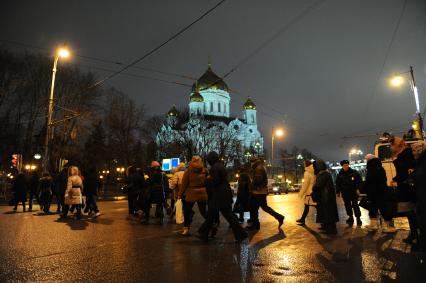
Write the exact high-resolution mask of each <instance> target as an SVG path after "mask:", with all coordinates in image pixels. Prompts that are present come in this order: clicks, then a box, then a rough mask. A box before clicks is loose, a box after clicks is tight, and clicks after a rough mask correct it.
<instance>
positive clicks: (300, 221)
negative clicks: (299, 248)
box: [296, 218, 305, 225]
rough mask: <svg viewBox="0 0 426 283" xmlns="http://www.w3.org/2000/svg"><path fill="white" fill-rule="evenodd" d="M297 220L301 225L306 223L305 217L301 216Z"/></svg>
mask: <svg viewBox="0 0 426 283" xmlns="http://www.w3.org/2000/svg"><path fill="white" fill-rule="evenodd" d="M296 222H297V223H299V224H300V225H305V219H302V218H300V219H297V220H296Z"/></svg>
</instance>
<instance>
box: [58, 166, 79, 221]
mask: <svg viewBox="0 0 426 283" xmlns="http://www.w3.org/2000/svg"><path fill="white" fill-rule="evenodd" d="M68 175H69V176H68V182H67V190H66V191H65V197H64V199H65V202H64V203H65V205H64V209H63V212H62V214H61V218H67V216H68V211H69V209H70V206H74V207H75V208H76V209H77V219H81V204H82V191H83V180H82V179H81V177H80V176H79V170H78V167H76V166H71V167H70V168H69V172H68Z"/></svg>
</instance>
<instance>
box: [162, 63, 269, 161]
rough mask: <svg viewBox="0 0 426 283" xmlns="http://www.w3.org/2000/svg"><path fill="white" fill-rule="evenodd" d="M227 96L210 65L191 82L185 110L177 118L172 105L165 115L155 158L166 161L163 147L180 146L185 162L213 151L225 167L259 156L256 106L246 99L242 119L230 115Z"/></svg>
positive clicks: (177, 113)
mask: <svg viewBox="0 0 426 283" xmlns="http://www.w3.org/2000/svg"><path fill="white" fill-rule="evenodd" d="M230 102H231V96H230V93H229V88H228V86H227V85H226V83H225V82H224V81H223V80H222V79H221V78H220V77H219V76H217V75H216V74H215V73H214V72H213V70H212V68H211V66H210V64H209V66H208V68H207V71H206V72H205V73H204V74H203V75H202V76H201V77H200V78H199V79H198V80H197V81H196V82H195V83H194V85H193V87H192V90H191V93H190V96H189V105H188V106H189V108H188V112H189V113H187V115H185V117H179V115H180V114H179V112H178V111H177V109H176V108H175V106H173V107H172V109H170V111H169V112H168V113H167V121H166V123H165V124H164V125H163V126H162V127H161V129H160V131H159V133H158V134H157V138H156V144H157V147H158V149H159V158H165V157H166V158H167V157H172V156H167V155H168V154H175V155H176V154H179V153H176V152H175V153H170V150H169V153H167V150H166V148H167V146H171V145H180V148H181V150H182V151H184V152H181V153H180V155H181V156H173V157H180V158H181V159H184V160H186V161H188V159H189V158H190V156H192V155H200V156H202V157H205V156H206V155H207V153H208V152H210V151H212V150H214V151H216V152H218V153H219V155H220V156H221V158H222V159H223V160H224V161H225V163H226V164H227V166H234V165H238V164H242V163H244V162H245V161H246V160H247V159H248V158H249V157H250V156H252V155H262V154H263V137H262V135H261V134H260V132H259V130H258V127H257V110H256V105H255V104H254V103H253V101H252V100H251V99H250V97H249V98H248V99H247V101H246V102H245V103H244V105H242V117H241V118H238V117H232V116H231V115H230V112H231V111H230V110H231V108H230Z"/></svg>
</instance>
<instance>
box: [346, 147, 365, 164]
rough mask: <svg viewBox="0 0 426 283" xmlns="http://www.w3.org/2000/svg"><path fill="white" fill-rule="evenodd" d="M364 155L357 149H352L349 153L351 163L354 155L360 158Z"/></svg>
mask: <svg viewBox="0 0 426 283" xmlns="http://www.w3.org/2000/svg"><path fill="white" fill-rule="evenodd" d="M362 154H363V152H362V150H360V149H357V148H352V149H351V150H350V151H349V162H351V157H352V155H358V156H360V155H362Z"/></svg>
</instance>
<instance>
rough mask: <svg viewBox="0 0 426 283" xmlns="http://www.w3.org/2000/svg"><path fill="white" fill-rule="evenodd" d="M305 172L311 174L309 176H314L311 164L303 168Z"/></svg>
mask: <svg viewBox="0 0 426 283" xmlns="http://www.w3.org/2000/svg"><path fill="white" fill-rule="evenodd" d="M305 172H308V173H311V174H315V170H314V165H313V164H311V165H309V166H308V167H305Z"/></svg>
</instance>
